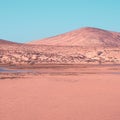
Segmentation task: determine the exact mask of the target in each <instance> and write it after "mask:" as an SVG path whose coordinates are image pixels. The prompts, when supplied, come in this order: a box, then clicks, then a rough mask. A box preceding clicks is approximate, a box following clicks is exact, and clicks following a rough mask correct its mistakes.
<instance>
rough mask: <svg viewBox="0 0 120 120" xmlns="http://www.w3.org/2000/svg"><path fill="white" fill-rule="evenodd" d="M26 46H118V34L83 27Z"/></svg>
mask: <svg viewBox="0 0 120 120" xmlns="http://www.w3.org/2000/svg"><path fill="white" fill-rule="evenodd" d="M28 44H37V45H58V46H91V47H95V46H103V47H118V46H120V33H118V32H111V31H107V30H103V29H98V28H92V27H85V28H81V29H78V30H74V31H71V32H67V33H65V34H61V35H57V36H53V37H49V38H45V39H42V40H35V41H32V42H29V43H28Z"/></svg>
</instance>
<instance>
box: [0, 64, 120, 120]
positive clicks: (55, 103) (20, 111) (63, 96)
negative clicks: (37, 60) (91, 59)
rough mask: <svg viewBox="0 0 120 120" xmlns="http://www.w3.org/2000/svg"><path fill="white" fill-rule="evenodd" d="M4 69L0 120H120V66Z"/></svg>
mask: <svg viewBox="0 0 120 120" xmlns="http://www.w3.org/2000/svg"><path fill="white" fill-rule="evenodd" d="M2 67H3V66H2ZM7 70H9V72H8V71H7V72H1V73H0V120H120V102H119V101H120V65H77V64H76V65H75V64H74V65H72V64H71V65H65V64H63V65H55V64H53V65H52V64H46V65H33V66H29V65H28V66H27V65H26V66H22V65H21V66H17V67H14V66H11V67H7ZM12 70H14V71H15V70H16V71H18V70H21V71H18V72H10V71H12Z"/></svg>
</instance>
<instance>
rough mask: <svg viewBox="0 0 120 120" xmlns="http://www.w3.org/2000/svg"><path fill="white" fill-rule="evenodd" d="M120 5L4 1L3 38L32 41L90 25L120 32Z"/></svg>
mask: <svg viewBox="0 0 120 120" xmlns="http://www.w3.org/2000/svg"><path fill="white" fill-rule="evenodd" d="M119 5H120V1H118V0H116V2H115V1H114V0H101V1H97V0H91V1H90V0H71V1H68V0H65V1H64V0H61V1H55V0H51V1H49V0H44V1H42V0H34V1H33V0H31V1H28V0H21V1H15V0H11V1H9V0H4V1H1V7H0V11H1V12H0V17H1V18H0V39H7V40H11V41H15V42H28V41H32V40H37V39H42V38H46V37H50V36H55V35H58V34H61V33H65V32H69V31H71V30H75V29H78V28H81V27H86V26H89V27H96V28H101V29H106V30H111V31H116V32H120V27H119V26H120V22H119V21H120V15H119V13H120V9H119Z"/></svg>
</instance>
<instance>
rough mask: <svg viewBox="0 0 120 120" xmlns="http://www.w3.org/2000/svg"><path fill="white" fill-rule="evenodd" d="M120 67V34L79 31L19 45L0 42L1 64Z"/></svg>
mask: <svg viewBox="0 0 120 120" xmlns="http://www.w3.org/2000/svg"><path fill="white" fill-rule="evenodd" d="M47 63H48V64H53V63H56V64H120V33H116V32H109V31H105V30H101V29H96V28H82V29H80V30H76V31H72V32H69V33H65V34H62V35H58V36H56V37H51V38H47V39H45V40H41V41H40V40H39V41H33V42H30V43H28V44H18V43H13V42H10V41H6V40H0V64H9V65H18V64H30V65H33V64H47Z"/></svg>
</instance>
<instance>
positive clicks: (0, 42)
mask: <svg viewBox="0 0 120 120" xmlns="http://www.w3.org/2000/svg"><path fill="white" fill-rule="evenodd" d="M0 44H18V43H15V42H12V41H8V40H3V39H0Z"/></svg>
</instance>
